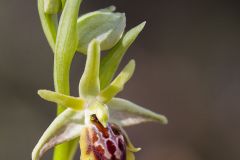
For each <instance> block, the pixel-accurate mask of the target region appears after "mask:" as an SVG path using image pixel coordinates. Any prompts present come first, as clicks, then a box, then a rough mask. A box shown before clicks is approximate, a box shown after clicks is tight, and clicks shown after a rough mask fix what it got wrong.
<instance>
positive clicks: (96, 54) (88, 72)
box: [79, 39, 100, 98]
mask: <svg viewBox="0 0 240 160" xmlns="http://www.w3.org/2000/svg"><path fill="white" fill-rule="evenodd" d="M99 67H100V43H99V42H98V40H96V39H94V40H92V41H91V43H90V44H89V46H88V54H87V61H86V65H85V69H84V72H83V75H82V77H81V80H80V82H79V95H80V96H81V97H84V98H87V97H90V98H91V97H95V96H96V95H98V94H99V92H100V82H99Z"/></svg>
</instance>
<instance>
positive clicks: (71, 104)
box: [38, 90, 85, 110]
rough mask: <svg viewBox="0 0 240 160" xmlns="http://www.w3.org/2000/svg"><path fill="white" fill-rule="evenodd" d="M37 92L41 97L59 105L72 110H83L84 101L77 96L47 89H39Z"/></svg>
mask: <svg viewBox="0 0 240 160" xmlns="http://www.w3.org/2000/svg"><path fill="white" fill-rule="evenodd" d="M38 94H39V96H40V97H42V98H43V99H45V100H47V101H50V102H55V103H57V104H59V105H62V106H65V107H68V108H71V109H74V110H83V109H84V105H85V102H84V100H83V99H81V98H79V97H72V96H67V95H64V94H61V93H57V92H52V91H48V90H39V91H38Z"/></svg>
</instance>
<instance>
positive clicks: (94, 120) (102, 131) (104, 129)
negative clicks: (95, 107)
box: [92, 114, 109, 138]
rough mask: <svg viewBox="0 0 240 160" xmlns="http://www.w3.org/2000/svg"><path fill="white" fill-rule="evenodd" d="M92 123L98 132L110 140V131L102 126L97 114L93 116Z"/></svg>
mask: <svg viewBox="0 0 240 160" xmlns="http://www.w3.org/2000/svg"><path fill="white" fill-rule="evenodd" d="M92 122H93V124H94V125H95V126H96V127H97V128H98V130H99V131H100V132H101V133H102V134H103V136H104V137H105V138H109V133H108V129H107V128H104V127H103V125H102V124H101V122H99V120H98V118H97V116H96V115H95V114H94V115H92Z"/></svg>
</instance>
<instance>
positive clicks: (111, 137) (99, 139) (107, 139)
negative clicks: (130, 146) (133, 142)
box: [87, 115, 126, 160]
mask: <svg viewBox="0 0 240 160" xmlns="http://www.w3.org/2000/svg"><path fill="white" fill-rule="evenodd" d="M91 121H92V124H93V125H92V126H90V127H89V128H88V132H87V136H88V137H87V141H88V149H87V153H88V154H89V153H91V152H92V153H93V155H94V159H95V160H126V147H125V140H124V136H123V135H122V133H121V130H120V129H119V127H118V126H117V125H115V124H108V126H107V127H106V128H104V126H103V125H102V124H101V123H100V122H99V120H98V119H97V117H96V115H92V117H91Z"/></svg>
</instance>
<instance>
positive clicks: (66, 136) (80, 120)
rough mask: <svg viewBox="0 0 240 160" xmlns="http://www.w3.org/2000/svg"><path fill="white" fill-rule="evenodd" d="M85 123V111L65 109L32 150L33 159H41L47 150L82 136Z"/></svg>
mask: <svg viewBox="0 0 240 160" xmlns="http://www.w3.org/2000/svg"><path fill="white" fill-rule="evenodd" d="M83 124H84V112H76V111H74V110H72V109H67V110H65V111H64V112H63V113H62V114H60V115H59V116H58V117H56V119H55V120H54V121H53V122H52V123H51V125H50V126H49V127H48V128H47V130H46V131H45V132H44V133H43V135H42V137H41V138H40V140H39V141H38V143H37V145H36V146H35V148H34V150H33V152H32V160H39V159H40V158H41V157H42V156H43V155H44V153H45V152H46V151H48V150H49V149H51V148H53V147H54V146H56V145H58V144H61V143H63V142H66V141H70V140H72V139H75V138H77V137H79V136H80V133H81V130H82V128H83Z"/></svg>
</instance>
